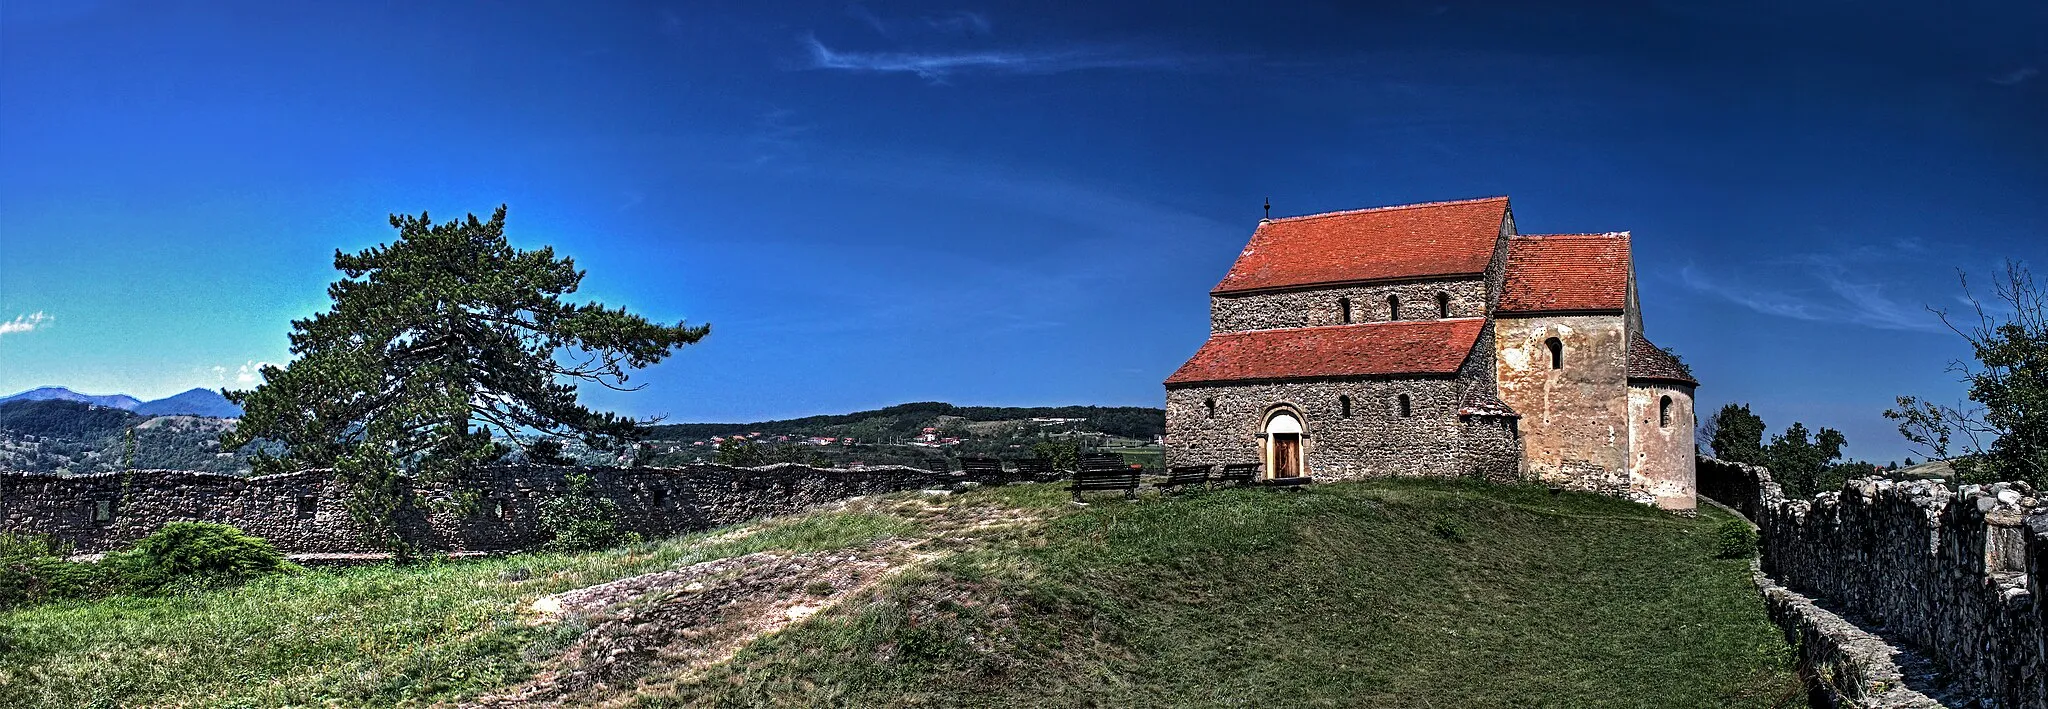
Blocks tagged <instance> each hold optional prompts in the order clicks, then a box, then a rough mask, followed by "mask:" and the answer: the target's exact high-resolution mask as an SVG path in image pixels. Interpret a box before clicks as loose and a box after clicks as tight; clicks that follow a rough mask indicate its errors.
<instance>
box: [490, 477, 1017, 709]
mask: <svg viewBox="0 0 2048 709" xmlns="http://www.w3.org/2000/svg"><path fill="white" fill-rule="evenodd" d="M848 509H850V510H856V511H867V512H880V513H885V514H890V515H894V516H898V517H902V518H905V519H908V520H911V521H913V522H916V523H917V525H918V527H919V528H920V532H919V533H917V534H914V535H910V536H904V537H891V538H888V539H883V540H879V541H876V542H873V543H870V544H867V545H864V546H861V547H856V548H851V549H842V550H835V551H828V552H816V553H809V554H790V553H780V552H772V551H770V552H760V553H755V554H748V555H746V556H739V557H731V558H726V559H716V560H712V561H705V562H701V563H696V564H691V565H689V566H684V567H681V568H678V569H673V570H669V571H659V572H655V573H650V574H643V575H640V576H635V577H632V578H626V579H620V580H618V581H613V582H610V583H605V584H600V585H596V586H591V587H588V588H582V589H577V590H574V591H568V592H564V593H559V594H555V595H552V596H547V597H543V598H541V599H538V600H536V601H535V602H534V604H533V606H532V608H531V611H532V616H531V617H530V622H534V623H562V622H584V623H588V624H590V630H589V631H587V632H585V633H584V634H583V636H582V637H581V638H580V639H578V640H577V641H576V642H575V643H574V644H572V645H570V646H569V648H568V649H567V650H566V651H564V652H563V653H562V654H561V655H560V656H559V657H557V658H556V659H554V660H552V661H550V662H548V663H547V667H548V669H546V670H544V671H542V672H541V673H540V674H538V675H536V676H535V677H534V678H533V679H531V680H530V681H528V682H526V683H524V684H522V685H519V686H517V687H513V688H510V689H507V690H504V691H502V692H498V693H494V694H491V695H488V696H484V697H481V698H479V699H477V700H475V701H473V702H470V703H467V704H465V705H464V706H472V707H506V706H606V705H615V704H618V703H620V702H623V701H624V700H625V699H627V698H629V697H631V696H632V695H633V694H634V692H635V691H636V690H639V689H642V688H645V687H647V686H648V685H650V684H661V683H665V682H666V681H670V680H672V679H673V678H675V677H678V676H682V675H687V674H689V673H692V672H696V671H700V670H702V669H704V668H706V667H710V666H713V665H716V664H718V663H721V662H724V661H726V660H728V659H730V658H731V657H732V656H733V654H734V653H736V652H738V651H739V650H740V649H741V648H743V647H746V646H747V644H749V643H752V642H753V641H755V640H757V639H760V638H762V637H766V636H768V635H770V634H773V633H776V632H779V631H781V630H782V629H783V628H787V627H789V626H791V625H793V624H796V623H800V622H803V621H804V620H805V619H807V618H810V617H811V616H813V615H816V614H818V613H820V612H823V611H825V610H828V609H830V608H832V607H833V606H836V605H838V604H839V603H841V602H844V601H847V600H849V599H854V598H857V597H859V596H860V595H861V594H862V593H863V592H865V591H867V590H868V589H871V588H873V587H874V586H875V585H876V584H878V583H881V582H882V581H883V580H884V579H886V578H888V577H889V576H891V575H893V574H895V573H897V572H899V571H901V570H903V569H905V568H908V567H910V566H914V565H917V564H920V563H925V562H927V561H929V560H931V559H935V558H938V557H941V556H945V555H947V554H951V553H956V552H958V551H960V550H963V549H967V548H972V547H973V546H974V545H975V543H977V542H978V541H979V540H980V539H981V538H983V537H985V536H986V535H988V534H991V533H1000V532H1004V531H1008V530H1015V529H1019V528H1022V527H1027V526H1032V525H1036V524H1039V523H1040V522H1042V519H1041V518H1038V517H1035V516H1031V515H1030V514H1028V513H1026V512H1024V511H1020V510H1016V509H1009V508H1001V507H982V506H967V505H949V504H944V503H943V502H940V503H936V504H935V503H934V502H931V501H925V500H916V499H913V500H896V501H890V502H886V503H873V502H856V503H854V504H853V505H852V506H850V507H849V508H848Z"/></svg>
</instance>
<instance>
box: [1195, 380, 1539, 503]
mask: <svg viewBox="0 0 2048 709" xmlns="http://www.w3.org/2000/svg"><path fill="white" fill-rule="evenodd" d="M1463 389H1464V384H1463V382H1461V381H1459V380H1458V379H1454V378H1450V377H1433V378H1404V379H1363V378H1361V379H1338V380H1324V381H1300V382H1262V383H1261V382H1248V383H1234V384H1209V385H1194V386H1184V387H1174V388H1170V389H1168V390H1167V392H1166V420H1167V427H1166V451H1167V463H1168V464H1170V465H1216V464H1223V463H1254V462H1260V461H1261V460H1262V457H1261V455H1262V451H1261V450H1260V445H1261V441H1260V438H1259V435H1258V433H1259V431H1261V430H1263V428H1264V425H1265V420H1266V416H1267V415H1268V414H1269V413H1270V412H1272V411H1273V410H1274V408H1275V407H1278V406H1283V405H1284V406H1288V407H1291V408H1292V409H1294V410H1295V411H1297V412H1299V413H1300V414H1301V418H1302V426H1303V427H1304V428H1305V429H1306V434H1305V435H1304V436H1303V437H1302V459H1303V461H1304V463H1305V464H1306V466H1307V468H1308V473H1309V474H1310V475H1313V476H1315V477H1318V478H1326V479H1362V478H1369V477H1389V476H1438V477H1444V476H1457V475H1465V474H1470V473H1473V472H1474V468H1475V466H1477V467H1480V468H1483V469H1482V470H1480V471H1478V472H1479V473H1480V474H1497V473H1498V472H1499V471H1500V470H1502V469H1505V468H1509V467H1512V461H1513V460H1514V458H1513V457H1512V444H1513V440H1512V436H1511V434H1509V433H1508V432H1507V431H1506V429H1505V428H1504V427H1501V426H1500V424H1492V425H1493V426H1495V427H1497V428H1499V430H1500V433H1498V434H1486V433H1473V434H1471V435H1470V437H1471V441H1472V443H1474V444H1476V445H1478V446H1480V447H1479V448H1478V449H1477V450H1476V451H1473V452H1467V448H1466V445H1465V443H1466V441H1467V437H1468V434H1467V433H1466V430H1465V428H1466V424H1465V423H1463V422H1461V421H1460V420H1459V416H1458V407H1459V404H1460V398H1461V396H1462V394H1463ZM1404 393H1405V394H1407V395H1408V396H1409V406H1410V412H1411V414H1412V415H1410V416H1407V417H1403V416H1401V415H1400V412H1399V411H1398V406H1399V404H1398V400H1397V397H1398V396H1399V395H1401V394H1404ZM1340 396H1350V397H1351V415H1350V416H1349V417H1345V416H1343V415H1342V405H1341V404H1340V402H1339V399H1338V397H1340ZM1210 399H1214V400H1215V402H1216V415H1215V416H1214V417H1210V416H1209V415H1208V413H1207V411H1208V407H1207V404H1206V403H1205V402H1206V401H1207V400H1210ZM1501 455H1507V456H1509V457H1507V458H1506V461H1507V462H1506V463H1505V464H1503V463H1502V462H1501V461H1499V460H1494V458H1497V457H1498V456H1501ZM1489 456H1491V457H1489Z"/></svg>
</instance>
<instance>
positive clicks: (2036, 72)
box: [1991, 66, 2041, 86]
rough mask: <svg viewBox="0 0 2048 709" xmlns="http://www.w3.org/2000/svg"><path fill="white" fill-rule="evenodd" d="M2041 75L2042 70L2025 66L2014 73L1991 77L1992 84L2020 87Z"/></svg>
mask: <svg viewBox="0 0 2048 709" xmlns="http://www.w3.org/2000/svg"><path fill="white" fill-rule="evenodd" d="M2040 75H2041V70H2040V69H2038V68H2036V67H2031V66H2023V67H2020V68H2018V69H2014V70H2012V71H2008V72H2006V73H2003V74H1999V75H1997V76H1994V77H1991V83H1994V84H1997V85H1999V86H2018V85H2020V84H2024V83H2026V82H2027V81H2028V80H2030V79H2033V78H2034V77H2036V76H2040Z"/></svg>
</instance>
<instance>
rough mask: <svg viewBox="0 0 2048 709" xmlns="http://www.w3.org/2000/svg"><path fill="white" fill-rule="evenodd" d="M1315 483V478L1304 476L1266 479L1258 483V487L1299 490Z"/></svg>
mask: <svg viewBox="0 0 2048 709" xmlns="http://www.w3.org/2000/svg"><path fill="white" fill-rule="evenodd" d="M1315 481H1316V479H1315V478H1312V477H1309V476H1306V475H1303V476H1301V477H1295V478H1267V479H1265V480H1260V481H1259V487H1269V488H1280V489H1284V490H1300V489H1302V488H1303V487H1304V486H1307V485H1312V484H1314V483H1315Z"/></svg>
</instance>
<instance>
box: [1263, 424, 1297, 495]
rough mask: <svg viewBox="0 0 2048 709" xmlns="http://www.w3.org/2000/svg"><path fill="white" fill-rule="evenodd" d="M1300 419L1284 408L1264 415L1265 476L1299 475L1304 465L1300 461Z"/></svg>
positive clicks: (1287, 476)
mask: <svg viewBox="0 0 2048 709" xmlns="http://www.w3.org/2000/svg"><path fill="white" fill-rule="evenodd" d="M1301 434H1302V427H1301V419H1300V418H1298V417H1296V416H1295V414H1294V412H1292V411H1288V410H1286V409H1281V410H1278V411H1274V412H1273V413H1272V414H1270V415H1268V416H1267V417H1266V430H1265V432H1264V436H1265V438H1266V441H1265V443H1266V446H1265V447H1266V476H1267V477H1271V478H1298V477H1301V476H1302V474H1303V471H1304V470H1305V469H1306V466H1304V465H1303V463H1302V446H1301V437H1302V436H1301Z"/></svg>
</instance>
